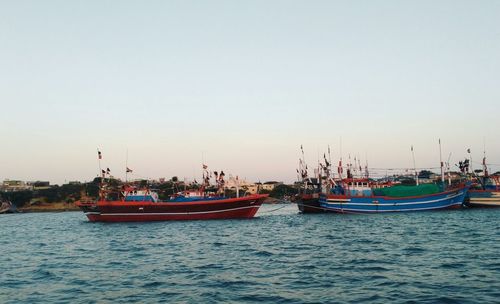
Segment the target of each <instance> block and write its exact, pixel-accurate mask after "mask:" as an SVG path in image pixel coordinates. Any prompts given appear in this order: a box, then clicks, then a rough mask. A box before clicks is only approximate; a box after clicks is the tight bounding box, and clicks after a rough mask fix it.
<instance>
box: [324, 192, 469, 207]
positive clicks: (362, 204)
mask: <svg viewBox="0 0 500 304" xmlns="http://www.w3.org/2000/svg"><path fill="white" fill-rule="evenodd" d="M461 195H463V193H457V194H455V195H452V196H447V197H443V198H440V199H435V200H430V201H421V202H408V203H396V202H394V203H343V202H342V201H340V200H336V199H328V200H327V203H326V204H330V203H336V204H345V205H357V206H374V205H378V206H395V205H397V206H402V205H418V204H430V203H436V202H441V201H445V200H449V199H452V198H455V197H459V196H461ZM374 200H376V199H374Z"/></svg>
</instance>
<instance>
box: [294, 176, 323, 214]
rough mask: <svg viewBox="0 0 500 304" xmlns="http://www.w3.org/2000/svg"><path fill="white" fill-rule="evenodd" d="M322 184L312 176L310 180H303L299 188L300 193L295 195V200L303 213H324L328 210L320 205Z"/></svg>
mask: <svg viewBox="0 0 500 304" xmlns="http://www.w3.org/2000/svg"><path fill="white" fill-rule="evenodd" d="M320 193H321V185H320V184H319V183H318V182H317V179H315V178H311V179H309V181H308V182H303V184H302V185H301V187H300V188H299V193H298V194H297V195H295V197H294V202H295V203H296V204H297V207H298V208H299V211H300V212H301V213H324V212H326V210H324V209H323V208H321V206H320V205H319V195H320Z"/></svg>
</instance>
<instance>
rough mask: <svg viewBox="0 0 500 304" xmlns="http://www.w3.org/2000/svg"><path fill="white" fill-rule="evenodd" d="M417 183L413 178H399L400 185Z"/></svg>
mask: <svg viewBox="0 0 500 304" xmlns="http://www.w3.org/2000/svg"><path fill="white" fill-rule="evenodd" d="M416 184H417V183H416V181H415V180H414V179H413V178H406V179H403V180H401V185H405V186H415V185H416Z"/></svg>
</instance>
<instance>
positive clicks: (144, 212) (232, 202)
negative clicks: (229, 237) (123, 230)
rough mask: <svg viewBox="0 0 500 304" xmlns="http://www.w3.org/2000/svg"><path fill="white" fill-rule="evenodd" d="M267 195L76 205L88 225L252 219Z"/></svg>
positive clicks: (101, 202) (103, 202) (102, 202)
mask: <svg viewBox="0 0 500 304" xmlns="http://www.w3.org/2000/svg"><path fill="white" fill-rule="evenodd" d="M266 197H267V195H262V194H259V195H251V196H245V197H241V198H231V199H220V200H207V201H195V202H172V203H168V202H157V203H154V202H124V201H100V202H97V203H96V204H95V205H88V204H79V206H80V207H81V208H82V210H83V211H84V212H85V215H87V217H88V219H89V220H90V221H91V222H147V221H171V220H213V219H238V218H252V217H254V215H255V213H257V211H258V210H259V207H260V206H261V205H262V203H263V201H264V199H265V198H266Z"/></svg>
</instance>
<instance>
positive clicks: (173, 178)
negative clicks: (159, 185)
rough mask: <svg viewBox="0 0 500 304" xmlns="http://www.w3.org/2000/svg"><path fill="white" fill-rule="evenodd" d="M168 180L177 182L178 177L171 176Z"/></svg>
mask: <svg viewBox="0 0 500 304" xmlns="http://www.w3.org/2000/svg"><path fill="white" fill-rule="evenodd" d="M170 180H171V181H172V182H174V183H177V182H178V181H179V178H178V177H177V176H172V178H171V179H170Z"/></svg>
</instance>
